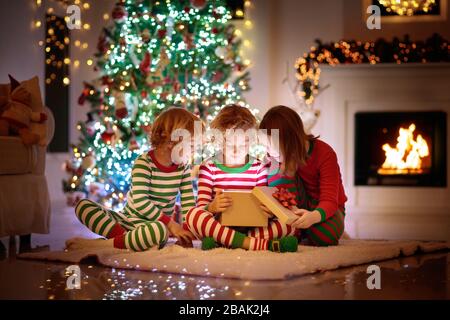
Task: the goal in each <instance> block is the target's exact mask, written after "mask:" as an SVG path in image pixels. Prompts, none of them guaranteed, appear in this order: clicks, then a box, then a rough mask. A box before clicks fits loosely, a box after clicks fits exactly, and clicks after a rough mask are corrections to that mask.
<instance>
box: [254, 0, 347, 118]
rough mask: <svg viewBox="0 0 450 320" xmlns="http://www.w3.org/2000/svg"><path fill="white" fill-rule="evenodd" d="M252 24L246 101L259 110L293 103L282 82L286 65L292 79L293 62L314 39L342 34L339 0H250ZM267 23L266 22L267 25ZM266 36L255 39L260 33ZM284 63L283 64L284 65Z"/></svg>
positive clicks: (307, 48) (340, 1)
mask: <svg viewBox="0 0 450 320" xmlns="http://www.w3.org/2000/svg"><path fill="white" fill-rule="evenodd" d="M253 2H254V6H255V9H254V10H255V11H256V14H255V18H254V20H255V26H263V29H261V30H260V29H257V28H255V30H256V31H255V33H257V34H259V36H258V38H257V40H256V41H257V42H256V46H257V48H256V49H255V50H254V52H253V53H254V57H253V59H252V60H254V61H255V64H254V66H253V69H252V82H251V85H252V87H253V91H252V92H251V93H250V94H248V101H249V103H250V104H252V105H255V106H258V107H259V108H260V109H261V111H262V112H261V113H264V111H265V110H267V109H268V108H270V107H271V106H274V105H277V104H286V105H293V104H294V103H295V101H294V100H293V98H292V95H291V93H290V91H289V90H288V88H287V86H285V85H283V84H282V81H283V79H284V78H285V77H286V72H287V68H288V71H289V73H290V77H291V81H292V82H294V81H293V80H294V76H295V70H294V64H295V61H296V60H297V58H298V57H299V56H301V55H302V54H303V53H304V52H307V51H309V48H310V47H311V46H312V45H313V44H314V40H315V39H318V38H319V39H322V40H324V41H331V40H335V39H340V38H342V36H343V2H344V1H343V0H322V1H314V0H300V1H299V0H279V1H274V0H256V1H255V0H254V1H253ZM267 26H270V27H269V28H267ZM263 36H265V37H266V38H265V39H264V40H263V41H261V42H258V40H259V39H260V37H263ZM286 64H287V65H286Z"/></svg>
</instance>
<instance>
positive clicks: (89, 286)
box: [0, 204, 450, 299]
mask: <svg viewBox="0 0 450 320" xmlns="http://www.w3.org/2000/svg"><path fill="white" fill-rule="evenodd" d="M72 236H86V237H92V236H93V235H92V234H91V233H90V232H88V231H86V230H85V229H84V228H83V227H82V226H81V225H80V224H79V222H78V221H77V220H76V219H75V218H74V216H73V213H72V210H70V209H65V208H64V206H63V205H62V204H60V205H55V206H54V208H53V216H52V233H51V234H50V235H36V236H34V237H33V240H32V241H33V247H36V246H38V247H40V248H39V249H40V250H50V249H51V250H58V249H61V248H63V246H64V240H65V239H67V238H69V237H72ZM8 240H9V239H7V238H6V239H5V238H4V239H2V242H3V245H4V247H5V250H0V299H450V253H448V252H441V253H434V254H426V255H425V254H424V255H417V256H413V257H406V258H399V259H393V260H388V261H383V262H380V263H378V265H379V266H380V267H381V290H369V289H367V285H366V281H367V277H368V276H369V275H368V274H367V273H366V271H367V265H362V266H357V267H351V268H344V269H339V270H335V271H328V272H324V273H318V274H313V275H308V276H303V277H298V278H293V279H289V280H284V281H242V280H230V279H215V278H207V277H187V276H180V275H175V274H161V273H151V272H140V271H123V270H115V269H109V268H104V267H99V266H97V265H96V263H95V261H86V262H84V263H83V264H81V265H80V267H81V277H82V282H81V289H80V290H67V289H66V279H67V277H66V275H65V269H66V267H67V266H68V265H67V264H63V263H46V262H36V261H24V260H19V259H17V258H16V254H17V252H18V251H19V249H18V243H17V242H18V239H17V240H16V243H9V241H8Z"/></svg>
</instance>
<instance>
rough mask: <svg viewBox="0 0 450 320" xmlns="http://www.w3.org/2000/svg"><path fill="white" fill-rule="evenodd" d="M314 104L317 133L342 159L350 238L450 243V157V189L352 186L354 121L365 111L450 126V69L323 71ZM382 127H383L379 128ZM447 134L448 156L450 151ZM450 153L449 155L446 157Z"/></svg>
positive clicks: (401, 67) (437, 65)
mask: <svg viewBox="0 0 450 320" xmlns="http://www.w3.org/2000/svg"><path fill="white" fill-rule="evenodd" d="M320 83H321V85H322V86H324V85H326V84H330V85H331V86H330V88H329V89H327V90H325V91H324V92H323V93H322V94H321V95H320V96H319V97H318V98H317V101H316V107H317V108H318V109H320V110H321V118H320V119H319V121H318V123H317V125H316V127H315V128H314V130H313V133H314V134H319V135H320V136H321V137H322V138H323V139H324V140H325V141H327V142H328V143H329V144H331V145H332V146H333V147H334V148H335V150H336V152H337V154H338V158H339V162H340V166H341V171H342V176H343V180H344V185H345V189H346V193H347V196H348V198H349V201H348V203H347V207H346V209H347V213H348V215H347V222H346V227H347V230H348V232H349V234H350V235H351V236H354V237H360V238H375V239H382V238H390V239H406V238H409V239H411V238H413V239H430V240H431V239H446V240H450V187H449V185H450V156H449V155H448V154H447V187H439V188H423V187H386V186H382V187H374V186H369V187H367V186H355V185H354V156H355V155H354V145H355V143H354V134H355V128H354V117H355V114H356V113H357V112H367V111H387V112H389V111H444V112H446V113H447V125H448V126H449V125H450V122H449V117H450V63H428V64H401V65H397V64H377V65H366V64H365V65H339V66H336V67H329V66H325V67H322V77H321V79H320ZM380 125H381V124H380ZM449 144H450V136H449V130H447V150H450V147H449ZM447 152H448V151H447Z"/></svg>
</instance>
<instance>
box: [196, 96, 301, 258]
mask: <svg viewBox="0 0 450 320" xmlns="http://www.w3.org/2000/svg"><path fill="white" fill-rule="evenodd" d="M255 126H256V119H255V118H254V116H253V115H252V114H251V113H250V111H249V110H248V109H247V108H244V107H240V106H236V105H230V106H226V107H224V108H223V109H222V110H221V111H220V112H219V114H218V115H217V117H216V118H215V119H214V120H213V122H212V123H211V128H213V129H217V130H219V131H221V132H223V133H225V132H226V131H227V129H242V130H249V129H254V128H255ZM225 141H226V143H227V144H228V145H229V146H230V148H226V147H223V148H222V149H223V151H222V155H223V157H224V158H225V160H224V162H225V163H224V164H222V162H221V161H219V160H218V159H217V158H216V159H215V160H211V161H206V162H205V163H204V164H202V165H201V166H200V172H199V182H198V204H197V206H196V207H195V208H192V209H191V210H190V211H189V212H188V214H187V224H188V226H189V228H190V230H191V231H192V232H193V233H194V234H195V235H196V236H197V237H198V238H200V239H202V248H203V249H204V250H207V249H212V248H214V247H216V246H217V244H216V243H220V244H221V245H223V246H225V247H232V248H243V249H247V250H272V251H281V252H286V251H297V244H298V241H297V239H296V238H295V237H292V236H290V237H289V236H288V235H291V234H293V232H294V231H295V230H294V229H293V228H291V227H290V226H287V225H283V224H281V223H280V222H279V221H277V220H275V221H272V222H271V223H270V225H269V226H268V227H267V228H255V229H250V231H248V232H247V234H244V233H241V232H239V231H237V230H234V229H232V228H229V227H224V226H222V225H221V224H220V222H219V221H217V216H218V215H220V213H221V212H223V211H224V210H225V209H226V208H228V207H229V206H230V205H231V199H230V198H229V197H227V195H226V193H224V192H223V190H252V189H253V188H254V187H256V186H265V185H267V166H266V165H264V164H262V163H261V162H260V161H257V160H255V159H251V158H250V157H249V156H248V141H247V142H246V145H244V146H238V145H237V143H236V142H235V140H233V141H231V142H229V141H228V138H227V137H225ZM242 214H245V212H243V213H242ZM286 236H288V237H286Z"/></svg>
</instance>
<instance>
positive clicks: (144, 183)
mask: <svg viewBox="0 0 450 320" xmlns="http://www.w3.org/2000/svg"><path fill="white" fill-rule="evenodd" d="M131 176H132V178H131V179H132V180H131V189H130V191H129V192H128V195H127V204H126V205H125V208H124V212H123V213H124V214H125V216H126V220H128V221H129V222H132V223H134V224H136V223H141V222H146V221H157V220H159V221H161V222H163V223H164V224H168V223H169V222H170V220H171V216H172V214H173V213H174V209H175V201H176V198H177V196H178V195H180V200H181V213H182V217H183V222H184V221H185V216H186V214H187V212H188V211H189V209H190V208H191V207H194V206H195V198H194V193H193V188H192V177H191V168H190V166H184V165H172V166H170V167H167V166H164V165H162V164H160V163H159V162H158V161H157V160H156V158H155V156H154V153H153V150H150V151H149V152H148V153H146V154H142V155H140V156H139V157H138V158H137V159H136V161H135V162H134V166H133V170H132V173H131Z"/></svg>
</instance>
